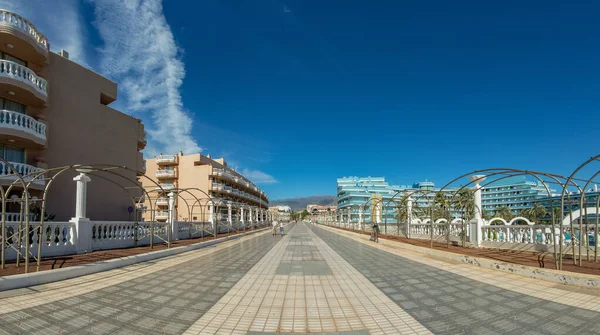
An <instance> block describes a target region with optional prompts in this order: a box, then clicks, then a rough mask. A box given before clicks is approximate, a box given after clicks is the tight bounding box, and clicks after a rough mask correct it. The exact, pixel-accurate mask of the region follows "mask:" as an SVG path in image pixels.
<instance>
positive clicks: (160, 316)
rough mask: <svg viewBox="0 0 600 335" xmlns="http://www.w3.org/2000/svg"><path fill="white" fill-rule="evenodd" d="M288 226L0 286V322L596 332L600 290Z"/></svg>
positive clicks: (223, 329) (58, 326)
mask: <svg viewBox="0 0 600 335" xmlns="http://www.w3.org/2000/svg"><path fill="white" fill-rule="evenodd" d="M290 229H291V230H290ZM288 230H290V231H289V232H288V234H287V235H286V236H284V237H280V236H275V237H273V236H272V235H271V234H270V233H269V232H267V233H260V234H257V235H252V236H246V237H243V238H240V239H238V240H233V241H227V242H224V243H221V244H218V245H214V246H212V247H207V248H203V249H199V250H196V251H192V252H188V253H185V254H180V255H177V256H174V257H169V258H164V259H161V260H157V261H152V262H146V263H140V264H137V265H134V266H129V267H125V268H121V269H117V270H112V271H107V272H103V273H98V274H94V275H90V276H85V277H80V278H76V279H71V280H67V281H63V282H58V283H53V284H48V285H43V286H37V287H32V288H28V289H20V290H14V291H7V292H0V334H254V335H258V334H279V333H281V334H288V333H292V334H303V333H311V334H357V335H359V334H431V333H434V334H461V333H467V334H565V333H569V334H600V290H597V291H594V290H591V289H588V290H582V289H574V288H569V287H567V286H561V285H556V284H552V283H548V282H542V281H536V280H533V279H529V278H525V277H521V276H517V275H512V274H507V273H502V272H499V271H493V270H487V269H482V268H477V267H473V266H470V265H465V264H453V263H448V262H444V261H440V260H436V259H432V258H428V257H426V256H423V255H421V254H417V253H412V252H406V251H401V252H399V251H398V250H395V249H393V248H390V247H385V246H382V245H380V244H375V243H372V242H371V243H365V241H360V240H359V239H357V238H354V237H352V236H342V235H341V234H340V233H339V232H336V231H333V230H332V229H327V228H321V227H317V226H313V225H308V224H306V225H305V224H297V225H293V226H289V227H288Z"/></svg>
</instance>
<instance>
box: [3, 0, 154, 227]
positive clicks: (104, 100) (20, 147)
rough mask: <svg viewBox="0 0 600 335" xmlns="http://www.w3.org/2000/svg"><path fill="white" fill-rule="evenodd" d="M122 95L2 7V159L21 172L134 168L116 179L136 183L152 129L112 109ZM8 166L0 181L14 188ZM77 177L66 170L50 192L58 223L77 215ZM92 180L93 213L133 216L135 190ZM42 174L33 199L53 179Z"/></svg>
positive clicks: (33, 189)
mask: <svg viewBox="0 0 600 335" xmlns="http://www.w3.org/2000/svg"><path fill="white" fill-rule="evenodd" d="M116 98H117V84H116V83H114V82H112V81H110V80H109V79H107V78H105V77H102V76H101V75H99V74H97V73H95V72H93V71H91V70H89V69H87V68H85V67H83V66H81V65H79V64H77V63H75V62H73V61H71V60H69V59H68V53H67V52H66V51H64V50H61V51H60V53H58V54H57V53H54V52H52V51H51V50H50V44H49V42H48V39H47V38H46V37H45V36H44V35H43V33H42V32H40V31H39V30H38V29H37V28H36V27H35V26H34V25H33V24H32V23H31V22H29V21H28V20H27V19H25V18H23V17H21V16H19V15H18V14H17V13H13V12H10V11H7V10H0V157H2V158H3V159H5V160H7V161H8V162H10V164H11V165H13V166H14V167H15V168H16V169H17V171H18V172H19V174H21V175H27V174H30V173H34V172H36V171H40V170H41V169H47V168H54V167H62V166H69V165H77V164H90V165H91V164H110V165H119V166H127V167H128V168H130V169H131V170H130V171H124V170H120V171H118V172H117V173H119V174H121V175H122V176H123V177H124V179H123V178H120V177H116V179H118V181H117V180H116V179H115V181H116V182H117V183H118V184H121V185H126V184H128V185H127V186H132V185H135V184H136V175H137V174H143V173H144V164H143V157H142V153H141V152H140V150H141V149H143V148H144V147H145V145H146V137H145V132H144V126H143V125H142V124H141V121H140V120H138V119H135V118H133V117H130V116H128V115H125V114H123V113H121V112H119V111H117V110H115V109H113V108H111V107H109V104H110V103H112V102H113V101H115V100H116ZM0 167H1V169H0V183H1V184H2V185H3V186H7V185H10V184H11V183H12V182H13V181H14V180H15V179H16V177H15V176H14V175H12V176H11V174H12V172H11V170H10V169H9V168H8V166H7V165H6V164H4V163H0ZM115 172H116V171H115ZM76 174H77V172H75V171H68V172H65V173H63V174H61V175H60V176H58V177H57V178H56V179H55V180H54V181H53V182H52V185H51V187H50V189H49V191H48V198H47V203H46V212H47V213H49V214H54V215H56V220H61V221H62V220H68V219H70V218H71V217H73V216H74V214H75V191H76V185H75V182H74V181H73V177H74V176H75V175H76ZM47 177H49V176H46V178H47ZM90 178H91V179H92V181H91V182H90V183H89V187H88V192H87V203H88V209H87V216H88V217H90V218H92V219H94V220H126V219H128V218H129V214H128V207H129V206H131V203H132V199H131V198H132V194H131V192H127V191H124V190H123V189H122V188H120V187H118V186H117V185H114V184H111V183H109V182H103V181H102V180H101V179H100V177H94V176H93V175H92V174H90ZM108 178H109V179H110V178H111V177H108ZM26 179H28V178H26ZM40 179H41V180H37V181H33V182H32V183H31V186H30V187H29V193H30V197H31V198H33V199H40V198H41V195H42V192H43V189H44V188H45V186H46V184H47V182H48V181H47V180H44V179H43V178H40ZM26 181H31V179H29V180H26ZM22 192H23V190H22V188H19V187H16V188H13V190H12V192H11V194H9V195H8V196H9V197H20V196H21V194H22ZM134 193H135V192H134ZM108 195H110V196H108ZM134 196H135V194H134ZM18 208H19V204H17V203H9V206H8V209H7V212H11V211H18V210H19V209H18Z"/></svg>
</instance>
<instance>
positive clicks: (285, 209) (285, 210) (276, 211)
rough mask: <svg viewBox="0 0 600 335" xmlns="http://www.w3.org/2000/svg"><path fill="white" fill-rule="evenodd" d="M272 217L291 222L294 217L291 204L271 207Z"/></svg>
mask: <svg viewBox="0 0 600 335" xmlns="http://www.w3.org/2000/svg"><path fill="white" fill-rule="evenodd" d="M269 212H270V213H271V217H273V218H274V219H275V220H278V221H279V222H290V221H291V219H292V209H291V208H290V206H272V207H269Z"/></svg>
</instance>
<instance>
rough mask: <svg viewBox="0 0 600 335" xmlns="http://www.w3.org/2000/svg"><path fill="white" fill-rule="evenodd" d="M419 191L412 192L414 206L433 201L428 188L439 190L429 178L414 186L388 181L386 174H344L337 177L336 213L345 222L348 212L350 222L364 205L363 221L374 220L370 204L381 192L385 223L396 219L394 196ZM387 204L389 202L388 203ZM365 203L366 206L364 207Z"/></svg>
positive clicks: (382, 217)
mask: <svg viewBox="0 0 600 335" xmlns="http://www.w3.org/2000/svg"><path fill="white" fill-rule="evenodd" d="M410 190H413V191H418V190H420V192H419V191H418V192H416V193H414V194H413V196H412V198H413V204H414V206H415V207H420V208H427V207H429V204H430V203H431V202H432V201H433V198H434V197H435V194H434V193H433V192H431V193H428V192H427V191H437V189H435V184H434V183H432V182H429V181H424V182H419V183H415V184H413V185H412V186H406V185H402V186H395V185H390V184H389V183H388V182H386V181H385V177H343V178H339V179H338V180H337V212H338V219H339V218H340V217H341V216H343V217H344V222H346V221H347V220H348V218H347V216H346V215H348V214H349V215H350V222H358V221H359V216H360V215H359V210H361V208H362V222H372V221H374V220H371V213H370V207H371V202H370V201H369V200H370V199H371V196H372V195H374V194H378V195H381V197H382V199H383V200H382V202H383V205H382V206H381V207H382V215H381V220H382V222H388V223H395V222H396V206H393V205H392V204H391V203H390V200H391V199H392V198H394V195H395V194H397V193H398V192H402V191H410ZM455 190H456V189H448V191H447V192H448V193H447V196H452V192H454V191H455ZM403 196H404V195H403V194H399V195H396V196H395V198H394V200H396V199H401V198H402V197H403ZM388 203H389V204H390V205H389V206H388ZM365 205H366V207H364V206H365Z"/></svg>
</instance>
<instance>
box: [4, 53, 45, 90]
mask: <svg viewBox="0 0 600 335" xmlns="http://www.w3.org/2000/svg"><path fill="white" fill-rule="evenodd" d="M0 77H4V78H10V79H13V80H16V81H20V82H22V83H25V84H27V85H29V86H32V87H33V89H35V90H36V91H37V92H39V93H40V94H42V95H43V96H44V98H47V97H48V82H47V81H46V80H45V79H44V78H41V77H38V75H37V74H35V72H34V71H33V70H32V69H30V68H28V67H26V66H23V65H21V64H17V63H15V62H12V61H9V60H6V59H1V60H0Z"/></svg>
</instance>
